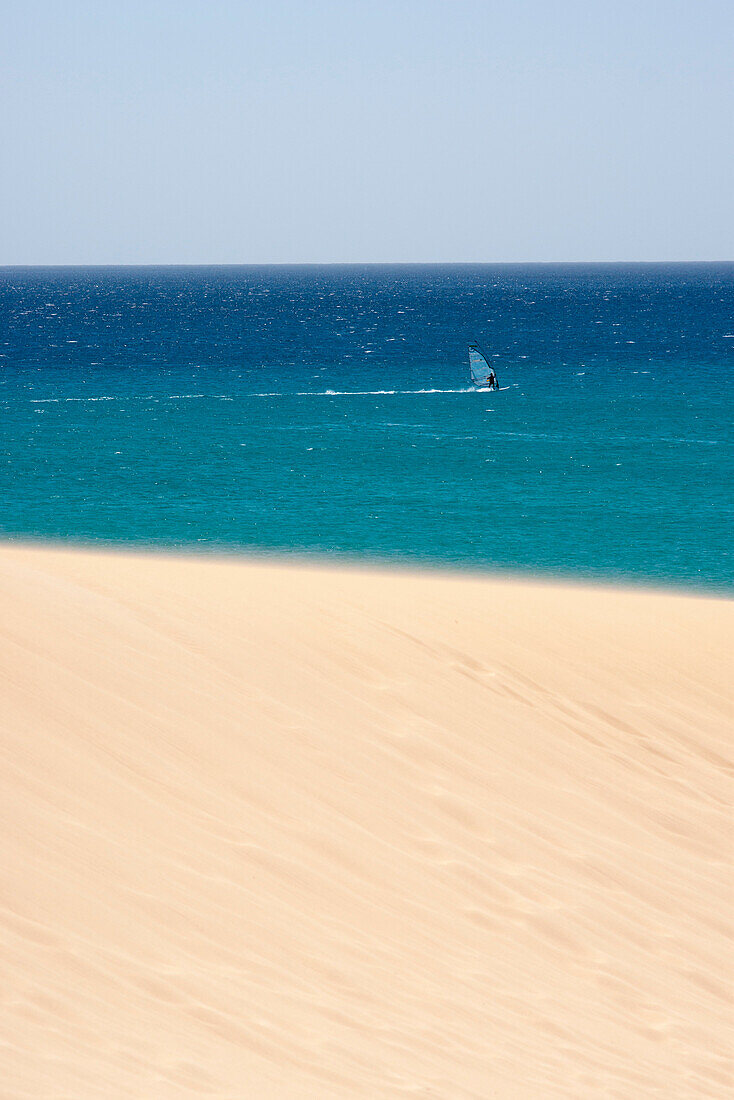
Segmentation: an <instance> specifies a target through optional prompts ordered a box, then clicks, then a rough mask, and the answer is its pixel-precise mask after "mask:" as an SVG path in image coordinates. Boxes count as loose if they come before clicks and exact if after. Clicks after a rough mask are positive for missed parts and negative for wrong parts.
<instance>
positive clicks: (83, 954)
mask: <svg viewBox="0 0 734 1100" xmlns="http://www.w3.org/2000/svg"><path fill="white" fill-rule="evenodd" d="M0 609H1V619H0V632H1V643H2V644H1V646H0V689H1V695H2V712H1V716H0V749H1V764H0V813H1V814H2V831H1V834H0V844H1V845H2V850H1V853H0V855H1V860H0V875H1V876H2V879H1V883H2V886H1V891H0V961H1V962H2V973H1V974H0V1082H1V1084H0V1093H1V1094H2V1096H3V1098H4V1100H17V1098H20V1097H24V1098H26V1097H28V1098H33V1100H39V1098H40V1100H49V1098H59V1100H60V1098H62V1097H63V1098H64V1100H88V1098H91V1097H94V1098H99V1100H116V1098H119V1097H137V1098H141V1100H143V1098H144V1100H149V1098H150V1100H167V1098H179V1097H180V1098H186V1097H192V1096H202V1097H215V1098H216V1097H227V1098H228V1100H239V1098H245V1097H247V1098H249V1097H252V1098H255V1100H260V1098H265V1100H267V1098H278V1100H282V1098H290V1097H326V1098H331V1097H340V1098H346V1097H375V1098H381V1097H424V1096H425V1097H429V1096H430V1097H446V1098H452V1100H453V1098H464V1097H481V1098H484V1097H500V1098H510V1097H512V1098H514V1097H518V1098H532V1100H538V1098H545V1097H560V1096H562V1097H579V1098H587V1097H630V1098H632V1097H634V1098H640V1097H666V1098H670V1097H676V1098H679V1097H688V1096H696V1097H715V1096H716V1097H724V1096H727V1097H729V1096H731V1095H732V1088H733V1078H732V1076H731V1064H730V1063H729V1064H727V1061H726V1058H727V1055H728V1054H730V1053H731V1048H730V1041H731V1033H730V1032H729V1031H728V1029H729V1027H730V1026H731V1025H732V1022H733V1021H734V1013H733V1010H732V1006H731V1004H730V1003H729V1001H728V997H727V982H728V979H729V976H730V975H731V964H732V939H731V925H732V922H731V917H732V913H731V906H732V902H733V901H734V895H733V893H732V878H731V867H730V865H729V863H728V862H727V861H728V860H729V857H730V855H731V825H732V820H731V816H730V809H729V808H730V805H731V801H730V799H731V786H730V781H731V769H730V766H729V764H728V763H727V761H729V760H730V759H731V730H732V725H733V724H734V723H732V706H731V693H730V690H729V689H730V680H731V676H732V667H731V658H730V656H729V652H728V650H729V649H730V648H731V643H732V638H733V636H734V602H731V601H725V600H715V599H704V598H685V597H675V596H669V595H663V596H661V595H655V594H642V593H625V592H620V591H595V590H591V589H583V588H577V589H574V588H563V587H555V586H536V585H532V584H515V583H506V582H504V583H500V582H496V581H482V580H476V579H472V580H469V579H457V578H453V577H444V576H439V575H432V576H428V575H425V576H411V575H391V574H380V573H377V572H375V573H367V572H365V573H361V572H348V571H344V572H339V571H334V572H327V571H322V570H319V569H315V568H311V569H309V568H305V567H288V568H286V567H279V566H273V565H262V564H243V563H237V562H234V561H230V562H227V561H220V562H213V561H209V562H205V561H201V560H198V561H197V560H191V559H190V560H188V561H186V560H176V559H165V558H156V557H149V558H148V557H143V556H141V557H133V556H130V557H126V556H113V555H102V554H100V555H96V554H91V553H82V552H61V551H50V550H40V549H26V548H22V549H21V548H11V547H7V546H6V547H5V548H3V549H2V550H0ZM727 696H728V698H727Z"/></svg>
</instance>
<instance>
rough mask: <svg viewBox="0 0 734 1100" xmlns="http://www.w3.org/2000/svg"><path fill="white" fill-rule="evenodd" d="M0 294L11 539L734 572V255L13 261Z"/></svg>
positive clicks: (583, 571) (0, 485) (3, 527)
mask: <svg viewBox="0 0 734 1100" xmlns="http://www.w3.org/2000/svg"><path fill="white" fill-rule="evenodd" d="M0 317H1V318H2V323H3V328H4V330H5V331H4V332H0V415H1V416H2V424H3V431H2V439H1V441H0V500H1V501H2V508H1V513H0V534H2V535H3V536H4V537H5V538H29V537H31V538H33V537H52V538H55V539H65V540H77V541H89V540H95V541H97V540H101V541H112V542H116V543H118V542H121V543H146V544H156V545H170V546H176V547H181V546H189V545H190V546H194V547H196V548H198V549H202V548H206V547H211V548H228V549H244V550H250V551H252V550H277V551H297V552H300V553H302V552H314V553H318V554H339V555H359V556H362V557H364V556H370V557H375V558H380V559H391V560H394V559H396V558H399V559H406V560H409V561H421V562H432V563H437V564H441V563H447V564H451V565H454V566H455V565H458V566H468V567H473V568H484V569H493V570H497V569H501V570H513V571H517V570H530V571H534V572H538V571H543V572H551V573H559V574H563V575H581V576H588V577H603V578H610V579H613V578H616V579H626V580H641V581H645V582H653V583H656V584H659V583H665V584H675V585H685V586H688V585H704V586H709V587H713V588H722V589H731V587H732V586H733V585H734V557H733V555H732V532H733V531H734V522H733V520H734V497H733V493H732V485H733V484H734V447H733V446H732V443H733V433H732V413H733V412H734V397H733V395H732V385H731V369H732V364H733V363H734V265H730V264H697V265H631V266H624V265H592V266H585V265H560V266H555V265H552V266H549V265H543V266H532V265H530V266H526V265H521V266H506V265H502V266H490V265H471V266H466V265H461V266H458V265H457V266H417V267H413V266H389V267H379V266H377V267H375V266H369V267H351V266H349V267H298V268H263V267H249V268H248V267H232V268H137V269H136V268H128V269H112V268H87V269H83V268H76V269H72V268H66V269H62V268H56V269H38V268H35V269H18V268H16V269H7V268H6V269H3V270H0ZM473 340H478V341H479V342H480V343H481V344H482V345H483V346H484V347H485V349H487V350H488V351H489V352H490V353H491V354H492V355H493V356H494V358H493V359H492V362H493V364H494V365H495V367H496V369H497V372H498V375H499V380H500V385H501V386H502V387H505V388H503V390H502V391H501V392H500V393H493V394H487V393H477V392H473V391H471V390H470V389H469V388H468V386H467V377H468V371H467V361H466V345H467V344H468V343H470V342H472V341H473Z"/></svg>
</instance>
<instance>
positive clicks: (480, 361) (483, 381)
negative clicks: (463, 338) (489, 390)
mask: <svg viewBox="0 0 734 1100" xmlns="http://www.w3.org/2000/svg"><path fill="white" fill-rule="evenodd" d="M469 370H470V371H471V380H472V382H473V383H474V385H475V386H487V385H489V377H490V375H491V374H493V373H494V372H493V370H492V368H491V367H490V365H489V363H488V362H487V359H486V356H485V355H484V354H483V353H482V352H481V351H480V350H479V348H478V347H477V345H476V344H470V345H469Z"/></svg>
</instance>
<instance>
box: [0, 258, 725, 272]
mask: <svg viewBox="0 0 734 1100" xmlns="http://www.w3.org/2000/svg"><path fill="white" fill-rule="evenodd" d="M660 264H666V265H671V266H672V265H676V264H678V265H688V264H734V259H707V260H701V259H695V260H694V259H684V260H238V261H221V260H217V261H206V260H198V261H186V262H180V261H160V262H158V261H149V260H148V261H143V262H135V263H131V262H129V261H124V262H121V263H116V262H104V263H102V262H93V263H84V262H79V261H75V262H71V263H14V264H2V263H0V271H11V270H19V269H20V270H27V269H33V268H44V269H47V268H90V267H95V268H120V267H129V268H140V267H151V268H160V267H185V268H196V267H575V266H587V267H595V266H596V267H614V266H616V267H621V266H632V265H639V266H653V265H660Z"/></svg>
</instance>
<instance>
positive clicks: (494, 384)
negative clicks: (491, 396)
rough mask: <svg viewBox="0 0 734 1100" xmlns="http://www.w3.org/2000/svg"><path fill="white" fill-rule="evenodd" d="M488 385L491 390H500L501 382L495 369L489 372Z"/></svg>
mask: <svg viewBox="0 0 734 1100" xmlns="http://www.w3.org/2000/svg"><path fill="white" fill-rule="evenodd" d="M487 385H488V386H489V388H490V390H498V389H499V388H500V387H499V382H498V381H497V375H496V374H495V373H494V371H493V370H491V371H490V372H489V378H488V379H487Z"/></svg>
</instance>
